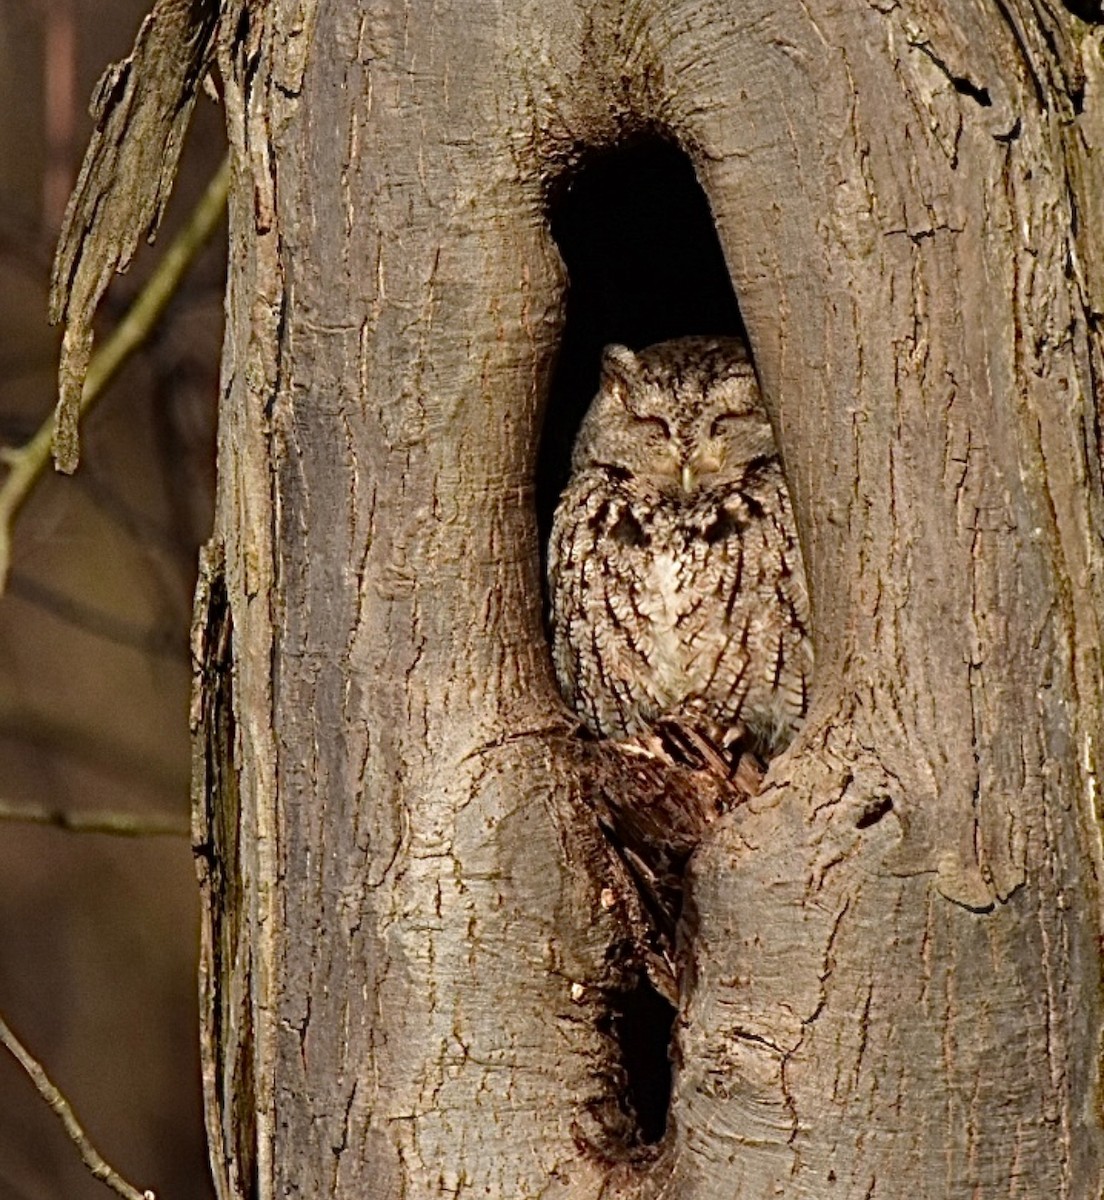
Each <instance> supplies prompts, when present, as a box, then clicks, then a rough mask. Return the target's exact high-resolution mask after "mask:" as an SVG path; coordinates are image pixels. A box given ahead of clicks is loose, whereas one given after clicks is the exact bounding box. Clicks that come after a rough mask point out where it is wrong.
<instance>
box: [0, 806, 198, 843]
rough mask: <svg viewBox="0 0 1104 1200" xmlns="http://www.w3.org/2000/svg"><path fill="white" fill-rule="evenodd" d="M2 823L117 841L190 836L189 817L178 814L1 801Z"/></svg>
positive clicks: (0, 816)
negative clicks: (82, 809)
mask: <svg viewBox="0 0 1104 1200" xmlns="http://www.w3.org/2000/svg"><path fill="white" fill-rule="evenodd" d="M0 821H16V822H22V823H23V824H25V825H48V826H50V827H51V828H53V829H63V830H65V831H66V832H67V833H110V834H113V835H114V836H115V837H179V838H186V837H188V836H189V835H190V832H191V831H190V828H189V822H188V818H187V816H178V815H177V814H176V813H156V814H154V813H124V812H105V811H103V810H92V811H91V812H74V811H72V810H70V809H65V808H50V807H48V806H47V805H45V804H9V803H7V802H5V801H3V800H0Z"/></svg>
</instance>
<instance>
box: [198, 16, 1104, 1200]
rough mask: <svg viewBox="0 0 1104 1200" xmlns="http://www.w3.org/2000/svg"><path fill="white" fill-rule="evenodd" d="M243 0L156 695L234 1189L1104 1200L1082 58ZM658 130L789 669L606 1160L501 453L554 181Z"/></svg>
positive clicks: (530, 358) (976, 32)
mask: <svg viewBox="0 0 1104 1200" xmlns="http://www.w3.org/2000/svg"><path fill="white" fill-rule="evenodd" d="M232 16H233V18H234V19H232V20H228V21H227V24H226V31H225V35H224V42H223V46H222V51H221V53H222V59H221V65H222V73H223V75H224V80H225V87H226V104H227V111H228V115H229V121H230V128H231V135H232V140H233V145H234V151H235V159H236V172H237V174H236V185H235V188H234V197H233V202H232V234H231V283H230V298H229V308H228V314H229V325H228V331H227V340H226V360H225V375H224V378H225V390H224V401H223V412H222V428H221V438H220V461H219V468H220V494H219V512H218V519H217V528H216V535H215V536H216V542H217V546H218V547H219V549H218V552H217V553H216V554H214V555H213V557H212V566H211V571H210V583H211V595H213V596H214V597H215V598H216V599H215V602H214V603H213V604H212V605H211V606H210V607H209V611H208V612H207V614H206V615H201V620H200V626H201V628H202V629H203V630H205V631H206V633H207V638H206V641H205V643H204V644H205V645H206V647H207V649H205V650H202V648H201V652H202V653H204V654H205V655H206V656H207V658H206V661H207V665H208V668H209V670H208V675H207V681H206V685H205V690H204V692H203V694H202V696H201V698H200V704H199V708H198V710H197V711H198V713H199V716H200V723H201V725H203V727H204V728H205V729H206V732H207V738H206V740H205V741H204V740H202V739H201V743H200V747H201V751H202V753H201V756H200V757H201V760H202V761H201V766H202V767H203V769H204V771H206V775H201V799H202V800H203V802H204V804H205V806H206V812H207V818H206V822H205V824H204V826H203V830H204V833H203V836H204V837H205V838H206V839H207V840H208V842H209V845H208V846H207V848H206V851H205V857H204V859H203V862H204V863H205V872H206V874H205V881H206V884H207V889H206V895H205V900H206V905H207V910H208V922H207V929H206V943H207V951H206V953H207V969H208V974H207V977H206V993H207V999H208V1010H207V1025H206V1030H205V1037H206V1039H207V1045H208V1062H207V1069H208V1080H207V1082H208V1100H209V1117H210V1127H211V1133H212V1139H213V1150H214V1154H215V1167H216V1173H217V1174H218V1177H219V1187H220V1194H221V1196H222V1197H223V1200H231V1198H232V1197H234V1198H237V1197H242V1198H244V1197H246V1196H251V1197H252V1196H256V1197H285V1196H310V1197H322V1196H342V1197H353V1196H356V1197H373V1198H375V1197H378V1198H381V1200H382V1198H385V1197H387V1198H391V1197H399V1196H404V1197H429V1196H438V1195H455V1196H468V1195H471V1196H476V1195H479V1196H493V1197H503V1198H505V1197H510V1198H515V1197H526V1196H532V1197H535V1196H538V1195H539V1196H544V1197H549V1196H564V1197H586V1198H588V1200H589V1198H593V1197H596V1196H598V1195H612V1194H614V1193H616V1194H619V1195H621V1194H623V1195H626V1196H631V1195H665V1196H671V1197H678V1198H679V1200H705V1198H708V1197H724V1198H725V1200H730V1198H731V1197H733V1196H739V1197H741V1198H745V1200H759V1198H764V1200H765V1198H767V1197H778V1196H785V1197H787V1198H798V1197H810V1198H811V1197H817V1198H818V1200H819V1198H822V1197H826V1196H833V1197H841V1198H842V1197H848V1198H852V1197H853V1198H856V1200H857V1198H859V1197H865V1198H867V1200H869V1198H872V1197H878V1198H881V1200H889V1198H898V1197H910V1198H911V1197H928V1198H931V1200H952V1198H957V1197H963V1198H965V1197H971V1198H977V1197H1005V1196H1007V1197H1013V1196H1029V1197H1044V1196H1046V1197H1068V1198H1074V1200H1081V1198H1084V1200H1087V1198H1089V1197H1096V1196H1098V1195H1099V1194H1100V1191H1101V1187H1102V1184H1104V1168H1102V1162H1101V1137H1100V1134H1101V1129H1100V1117H1099V1111H1100V1110H1099V1097H1098V1091H1099V1086H1100V1083H1099V1079H1098V1073H1097V1058H1098V1052H1099V1047H1100V1039H1101V1020H1102V1011H1101V979H1100V963H1099V953H1098V945H1099V938H1100V935H1101V932H1102V930H1101V909H1100V897H1099V894H1098V893H1099V889H1098V880H1099V878H1100V866H1101V853H1100V841H1099V831H1098V828H1097V825H1096V812H1095V808H1096V787H1097V768H1096V756H1097V754H1098V750H1097V740H1098V738H1099V735H1100V716H1101V712H1102V706H1101V690H1102V687H1101V650H1100V645H1101V638H1100V629H1099V614H1100V613H1101V611H1104V609H1102V606H1101V595H1100V590H1101V578H1102V575H1101V569H1100V568H1101V546H1100V531H1101V529H1102V528H1104V524H1102V521H1101V499H1102V493H1101V479H1100V463H1099V446H1098V423H1097V415H1096V408H1095V403H1094V380H1097V379H1099V378H1100V375H1101V358H1100V342H1099V334H1098V332H1095V331H1094V323H1095V322H1096V320H1097V318H1098V317H1099V314H1100V313H1101V311H1104V305H1102V301H1104V269H1102V262H1101V258H1100V254H1099V246H1098V245H1094V244H1093V242H1092V238H1093V237H1094V236H1095V235H1096V231H1097V230H1098V229H1099V228H1100V227H1101V225H1100V218H1101V215H1102V214H1101V211H1100V205H1101V199H1100V198H1101V196H1102V195H1104V192H1102V191H1101V188H1100V180H1099V178H1098V177H1091V176H1090V166H1091V161H1090V158H1089V156H1088V154H1087V152H1086V147H1087V146H1091V145H1093V144H1099V131H1100V128H1101V117H1100V96H1099V88H1100V83H1101V79H1102V74H1104V73H1102V71H1101V68H1100V41H1099V38H1098V36H1097V35H1096V34H1095V33H1091V32H1090V30H1089V29H1088V27H1086V26H1083V25H1081V24H1079V23H1078V22H1077V21H1076V20H1075V19H1073V18H1072V17H1070V16H1069V15H1068V14H1066V13H1065V12H1064V11H1061V10H1056V9H1053V8H1051V7H1047V6H1045V5H1044V4H1041V3H1036V4H1032V3H1030V2H1029V0H1008V2H1006V3H1002V4H998V5H992V6H985V7H980V6H977V5H974V4H972V3H970V2H969V0H953V2H949V3H944V4H939V5H935V4H929V3H926V2H925V0H909V2H908V3H905V4H867V3H862V2H860V0H846V2H845V3H844V4H842V5H837V4H829V3H825V2H824V0H804V2H798V0H780V2H779V0H770V2H769V3H768V2H767V0H749V2H748V3H745V4H742V5H739V6H734V5H730V4H725V3H721V2H720V0H712V2H711V0H686V2H677V3H672V2H671V0H663V2H658V0H649V2H638V3H625V4H617V3H613V2H608V3H595V4H583V3H572V2H570V0H559V2H553V0H542V2H541V3H540V4H537V3H531V4H515V5H504V4H498V3H492V2H487V3H480V4H476V5H456V6H452V7H444V6H434V5H419V4H405V5H397V4H395V5H381V4H364V5H356V4H337V3H332V2H331V3H324V2H321V0H318V2H312V0H295V2H294V3H292V2H290V0H274V2H273V3H270V4H268V5H266V6H263V11H261V9H260V6H258V7H257V8H254V9H247V10H245V11H244V12H243V13H242V15H241V19H240V20H239V19H238V16H237V14H236V13H235V14H232ZM1082 103H1083V104H1084V111H1082ZM645 129H657V130H662V131H663V132H664V133H665V134H666V135H667V136H670V137H673V138H675V139H677V141H678V142H679V143H680V144H681V145H682V146H683V147H684V148H685V149H686V150H687V152H688V153H689V154H690V155H691V157H692V160H693V162H694V164H695V166H696V168H697V170H698V173H699V177H700V179H701V182H702V184H703V186H704V187H705V189H706V191H707V194H708V196H709V199H710V203H711V205H712V209H713V212H714V215H715V219H716V224H717V228H718V230H719V233H720V236H721V240H722V242H723V245H724V248H725V252H726V257H727V260H728V263H729V267H730V270H731V274H732V278H733V281H734V283H735V286H736V291H737V295H738V297H739V301H740V305H741V310H742V313H743V316H744V318H745V322H746V325H747V329H748V331H749V334H750V337H751V341H752V345H753V349H754V352H755V356H756V361H757V364H758V367H759V370H760V373H761V376H762V380H763V383H764V387H765V390H766V393H767V395H768V398H769V401H770V403H771V404H772V406H773V409H774V412H775V415H776V417H777V426H778V430H779V434H780V438H781V442H782V446H783V451H784V454H785V458H786V461H787V464H788V472H789V475H790V480H791V486H792V489H793V491H794V494H795V499H796V503H797V506H798V509H799V515H800V522H801V529H802V535H803V540H804V545H805V550H806V560H807V566H808V569H809V575H810V579H811V583H812V589H813V594H814V601H815V632H816V644H817V654H818V675H817V680H816V687H815V695H814V704H813V709H812V712H811V714H810V717H809V720H808V724H807V726H806V729H805V731H804V734H803V735H802V736H801V737H800V738H799V740H798V742H797V743H796V744H795V745H794V746H793V747H792V749H791V750H790V751H789V752H788V753H787V754H786V755H785V756H784V757H783V758H782V759H780V760H778V761H777V762H776V763H775V764H774V768H773V770H772V773H771V776H770V777H769V779H768V783H773V786H771V787H768V790H767V791H766V792H765V793H764V794H763V795H762V796H761V797H760V798H759V799H758V800H757V801H756V802H755V803H753V804H751V805H747V806H744V807H742V808H739V809H737V810H736V811H735V812H733V813H732V814H730V815H729V816H728V817H726V818H725V819H723V820H722V821H720V822H719V823H718V824H716V825H714V826H713V827H712V828H711V830H710V831H709V833H708V834H707V835H706V838H705V841H704V843H703V845H702V847H701V848H700V850H699V852H698V855H697V857H696V859H695V860H694V864H693V868H692V874H691V892H690V903H689V911H688V920H687V924H686V929H685V944H684V953H685V956H686V971H685V976H684V979H683V994H682V998H681V1016H680V1022H679V1026H678V1046H677V1053H678V1063H679V1071H678V1075H677V1081H676V1094H675V1098H674V1103H673V1109H672V1115H671V1122H670V1126H669V1133H668V1138H667V1140H666V1142H665V1143H664V1144H663V1146H662V1147H660V1149H659V1151H658V1153H656V1154H653V1155H650V1156H645V1157H643V1158H640V1157H637V1158H635V1159H634V1158H633V1156H631V1155H628V1154H625V1153H621V1154H619V1153H618V1150H617V1141H616V1139H617V1134H618V1130H617V1120H616V1104H615V1102H614V1101H615V1099H616V1097H615V1096H614V1095H613V1094H612V1093H614V1092H616V1090H617V1088H618V1086H620V1085H619V1078H618V1067H617V1051H616V1046H615V1044H614V1041H613V1039H612V1038H611V1037H610V1036H609V1035H608V1033H607V1032H605V1031H604V1026H603V1017H604V1016H605V1015H606V1010H607V1007H608V997H607V990H608V989H610V988H615V987H617V986H618V985H619V983H620V978H619V976H618V971H619V970H620V967H619V965H618V964H619V962H620V957H619V950H618V947H619V945H620V944H621V943H623V942H624V941H625V940H626V939H627V938H629V937H630V936H631V934H632V930H633V928H634V924H633V922H634V919H635V915H634V913H633V912H632V911H631V910H632V908H633V904H634V903H635V902H634V901H633V900H632V897H631V896H630V894H629V891H628V888H627V881H626V879H625V877H624V876H623V874H621V873H619V872H620V869H619V867H618V864H617V861H616V859H615V858H614V857H612V856H611V855H610V853H609V851H608V849H607V847H606V845H605V843H604V841H603V839H602V837H601V835H600V833H599V832H598V830H597V828H596V826H595V823H594V819H593V815H592V812H591V809H590V807H589V806H588V804H587V803H586V802H585V800H586V795H585V793H586V780H587V773H588V767H587V763H588V761H589V760H588V755H587V753H586V751H585V748H580V746H579V745H577V744H576V742H575V740H574V739H573V737H572V736H571V733H570V725H569V723H568V721H567V720H566V719H565V715H564V713H563V710H562V706H561V704H560V702H559V700H558V697H557V695H556V692H555V688H554V685H553V682H552V678H551V673H550V668H549V655H548V650H547V646H546V643H545V638H544V634H543V631H542V625H541V601H540V586H539V580H538V565H537V564H538V547H537V536H536V526H535V520H534V515H533V484H532V480H533V473H534V460H535V453H536V445H537V439H538V435H539V431H540V425H541V420H542V402H543V400H544V397H545V395H546V392H547V387H548V380H549V374H550V367H551V363H552V361H553V356H554V354H555V351H556V346H557V343H558V339H559V337H560V335H561V331H562V311H563V309H562V298H563V288H564V282H565V281H564V275H563V271H562V270H561V267H560V265H559V260H558V257H557V253H556V250H555V248H554V246H553V244H552V242H551V239H550V236H549V233H548V229H547V223H546V197H547V188H548V186H549V184H550V182H551V181H553V180H554V179H555V178H557V177H558V176H559V175H560V174H561V173H562V172H564V171H565V170H567V169H569V168H570V166H571V165H572V163H574V162H575V161H576V160H577V159H578V158H579V156H580V155H581V154H582V153H584V152H585V149H586V148H587V147H595V146H598V145H604V144H612V143H614V142H616V141H617V140H618V139H620V138H622V137H624V136H625V135H626V134H628V133H630V132H632V131H640V130H645ZM220 555H224V556H225V576H224V579H223V575H222V566H221V565H220V563H221V559H220V557H219V556H220ZM223 596H224V597H225V598H224V599H219V597H223ZM231 630H232V632H231ZM211 646H221V647H223V651H222V652H223V653H225V654H226V655H227V656H228V657H227V663H228V664H229V665H228V667H227V670H226V671H224V672H223V673H222V674H221V675H220V673H219V671H218V670H217V667H218V665H219V657H218V654H217V653H216V652H215V651H213V650H211V649H210V647H211ZM230 674H232V679H233V689H232V696H230V695H229V694H228V691H227V689H228V686H229V683H228V680H229V676H230ZM220 680H221V682H220ZM603 889H607V890H606V891H605V892H603Z"/></svg>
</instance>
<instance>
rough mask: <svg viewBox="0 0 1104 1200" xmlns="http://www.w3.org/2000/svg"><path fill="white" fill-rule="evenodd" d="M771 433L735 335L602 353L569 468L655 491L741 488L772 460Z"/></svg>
mask: <svg viewBox="0 0 1104 1200" xmlns="http://www.w3.org/2000/svg"><path fill="white" fill-rule="evenodd" d="M776 453H777V448H776V446H775V441H774V433H773V431H772V429H771V425H770V421H769V420H768V418H767V413H766V410H765V409H764V407H763V402H762V398H761V395H760V392H759V383H758V380H757V379H756V378H755V371H754V369H753V367H752V365H751V361H750V359H749V358H748V353H747V349H746V347H745V346H744V343H743V342H742V341H741V340H740V339H739V338H722V337H687V338H676V339H674V340H673V341H669V342H659V343H657V344H656V345H654V346H649V347H648V348H647V349H646V350H641V351H638V352H635V353H634V352H633V351H632V350H629V349H628V348H627V347H625V346H618V345H613V346H607V347H606V349H605V351H604V352H603V355H602V380H601V385H600V386H599V389H598V394H597V395H596V396H595V398H594V400H593V402H592V403H591V406H590V409H589V410H588V411H587V415H586V417H585V419H584V420H583V424H582V427H581V429H580V430H579V437H578V440H577V441H576V443H575V451H574V454H573V456H572V467H573V470H575V471H576V472H578V471H583V470H587V469H589V468H592V467H604V468H613V469H615V470H617V471H622V472H628V474H629V475H630V476H632V477H633V478H635V479H637V480H640V481H643V482H645V483H647V484H651V485H652V486H654V487H656V488H657V489H658V490H660V491H661V492H666V493H672V494H673V493H680V494H685V495H692V494H694V493H695V492H696V491H698V490H699V489H705V488H712V487H717V486H725V485H728V484H733V483H734V484H736V485H739V484H740V483H741V482H742V481H743V479H744V476H745V474H746V473H747V471H748V469H749V467H752V466H753V464H754V466H756V467H757V466H759V465H760V464H762V463H763V462H764V461H765V460H768V459H773V458H774V457H775V455H776Z"/></svg>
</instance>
